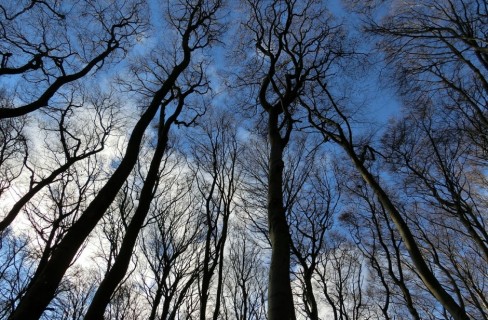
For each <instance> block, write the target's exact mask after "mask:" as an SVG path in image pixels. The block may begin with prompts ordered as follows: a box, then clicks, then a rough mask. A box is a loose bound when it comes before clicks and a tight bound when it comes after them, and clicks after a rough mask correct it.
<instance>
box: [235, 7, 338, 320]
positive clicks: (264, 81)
mask: <svg viewBox="0 0 488 320" xmlns="http://www.w3.org/2000/svg"><path fill="white" fill-rule="evenodd" d="M246 4H247V6H248V8H249V12H250V15H249V19H248V21H247V22H246V24H245V30H246V32H247V34H248V36H247V38H245V40H246V41H249V42H250V44H251V46H252V47H255V48H256V52H255V53H254V52H253V53H252V54H251V57H250V58H249V63H250V64H249V67H250V70H251V71H248V74H249V76H247V78H246V77H245V76H239V78H240V79H242V81H243V83H246V82H247V84H248V85H249V84H250V85H252V86H253V87H254V88H255V90H256V92H257V97H254V98H255V99H256V100H257V104H258V106H259V107H260V108H261V110H262V111H263V112H264V114H265V119H266V123H267V135H268V139H269V140H268V143H269V169H268V183H267V185H268V190H267V196H268V200H267V211H268V229H269V239H270V242H271V247H272V253H271V265H270V271H269V291H268V303H269V309H268V318H269V319H270V320H273V319H295V312H294V307H293V295H292V291H291V287H290V233H289V225H288V222H287V220H286V210H285V208H284V202H283V188H284V183H283V169H284V163H283V152H284V150H285V148H286V146H287V144H288V142H289V139H290V136H291V133H292V131H293V126H294V123H295V122H296V121H298V119H299V117H300V116H299V115H298V113H297V106H298V104H299V97H300V96H302V95H304V94H306V93H307V90H308V89H309V88H308V87H309V86H313V85H314V83H315V81H316V80H317V79H318V78H319V77H321V76H323V74H324V73H326V71H327V69H328V67H329V66H330V64H331V63H332V61H333V60H334V59H335V58H336V57H337V56H338V55H340V54H341V52H340V51H341V48H340V42H338V44H337V45H335V46H330V44H331V43H333V41H335V40H339V38H338V37H337V34H336V30H335V29H334V26H333V25H332V24H331V21H329V14H328V12H327V11H326V9H325V8H324V5H323V4H322V3H319V2H314V1H306V2H304V3H298V2H296V1H246ZM331 47H333V48H334V49H333V50H330V48H331ZM335 49H337V51H336V50H335ZM248 50H249V49H248ZM323 53H324V54H323ZM246 54H247V52H246ZM256 67H257V68H256Z"/></svg>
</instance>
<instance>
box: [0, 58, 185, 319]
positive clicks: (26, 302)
mask: <svg viewBox="0 0 488 320" xmlns="http://www.w3.org/2000/svg"><path fill="white" fill-rule="evenodd" d="M189 63H190V55H189V54H188V55H185V58H184V60H183V62H182V63H181V64H179V65H178V66H176V67H175V69H174V70H173V73H172V74H171V75H170V76H169V77H168V79H167V81H166V82H165V83H164V84H163V86H162V87H161V89H160V90H158V91H157V92H156V93H155V94H154V98H153V100H152V101H151V104H150V105H149V106H148V108H147V110H146V111H145V112H144V114H143V115H142V116H141V118H140V119H139V121H138V122H137V124H136V126H135V127H134V129H133V131H132V134H131V137H130V139H129V143H128V144H127V150H126V153H125V155H124V158H123V159H122V161H121V163H120V165H119V167H118V168H117V169H116V170H115V172H114V173H113V175H112V176H111V177H110V179H108V181H107V183H106V184H105V185H104V186H103V188H102V189H100V191H99V192H98V194H97V196H96V197H95V198H94V199H93V201H92V202H91V203H90V205H89V206H88V207H87V208H86V210H85V211H84V212H83V214H82V215H81V217H80V218H79V219H78V221H76V222H75V223H74V224H73V226H72V227H71V228H70V229H69V231H68V232H67V233H66V235H65V236H64V238H63V240H61V242H60V243H59V245H58V247H57V248H56V249H55V250H54V251H53V253H52V256H51V259H50V260H49V262H47V263H46V264H45V266H44V267H43V269H42V271H41V272H39V276H38V277H37V278H36V279H35V281H33V282H32V285H31V286H30V287H29V288H28V290H27V291H26V293H25V295H24V297H23V298H22V299H21V301H20V303H19V305H18V306H17V308H16V310H15V311H14V313H13V314H12V315H11V316H10V318H9V319H10V320H28V319H39V318H40V317H41V315H42V313H43V312H44V310H45V309H46V307H47V306H48V304H49V303H50V301H51V300H52V299H53V297H54V296H55V294H56V290H57V288H58V285H59V283H60V282H61V279H62V278H63V276H64V274H65V272H66V270H67V269H68V268H69V266H70V264H71V261H72V260H73V258H74V257H75V255H76V253H77V252H78V250H79V249H80V247H81V246H82V244H83V242H85V240H86V238H87V237H88V235H89V234H90V232H91V231H92V230H93V228H95V226H96V224H97V223H98V221H99V220H100V219H101V218H102V216H103V214H104V213H105V211H106V210H107V209H108V207H109V206H110V204H111V203H112V201H113V200H114V199H115V196H116V195H117V193H118V191H119V190H120V188H121V187H122V185H123V184H124V182H125V180H126V179H127V177H128V176H129V174H130V172H131V171H132V168H134V165H135V164H136V162H137V157H138V155H139V148H140V145H141V141H142V137H143V136H144V132H145V131H146V128H147V127H148V126H149V124H150V123H151V120H152V119H153V118H154V116H155V115H156V112H157V110H158V109H159V106H160V104H161V101H162V100H163V99H164V97H165V96H166V95H167V94H168V92H169V91H170V89H171V87H172V86H173V84H174V83H175V81H176V79H177V78H178V76H179V75H180V74H181V72H183V70H185V68H186V67H187V66H188V65H189Z"/></svg>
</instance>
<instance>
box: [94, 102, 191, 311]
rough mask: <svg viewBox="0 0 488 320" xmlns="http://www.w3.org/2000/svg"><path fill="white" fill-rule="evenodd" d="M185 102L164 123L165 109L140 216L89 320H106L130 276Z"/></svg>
mask: <svg viewBox="0 0 488 320" xmlns="http://www.w3.org/2000/svg"><path fill="white" fill-rule="evenodd" d="M183 102H184V98H183V97H180V101H179V103H178V107H177V108H176V110H175V112H174V113H173V115H171V117H169V119H168V120H167V121H166V122H165V120H164V116H165V112H164V106H163V110H161V120H160V131H159V134H158V143H157V147H156V150H155V151H154V155H153V158H152V160H151V165H150V167H149V171H148V173H147V177H146V181H145V182H144V185H143V187H142V190H141V195H140V198H139V206H138V207H137V209H136V212H135V213H134V216H133V217H132V219H131V221H130V223H129V226H128V227H127V231H126V234H125V236H124V239H123V241H122V246H121V247H120V251H119V254H118V255H117V257H116V258H115V262H114V264H113V266H112V268H111V269H110V271H109V272H108V273H107V274H106V275H105V278H104V279H103V280H102V282H101V284H100V286H99V287H98V290H97V292H96V293H95V296H94V297H93V300H92V302H91V304H90V307H89V308H88V311H87V313H86V315H85V319H87V320H89V319H90V320H91V319H93V320H97V319H100V320H103V314H104V313H105V309H106V307H107V305H108V304H109V302H110V299H111V297H112V295H113V293H114V291H115V289H116V288H117V285H118V284H119V283H120V282H121V281H122V279H123V278H124V276H125V274H126V272H127V269H128V268H129V264H130V259H131V257H132V253H133V252H134V246H135V244H136V240H137V236H138V235H139V231H140V230H141V228H142V225H143V224H144V221H145V219H146V216H147V214H148V212H149V209H150V207H151V201H152V199H153V195H154V187H155V186H156V184H157V181H158V179H159V175H158V172H159V167H160V164H161V161H162V159H163V155H164V152H165V150H166V146H167V144H168V134H169V129H170V127H171V125H172V124H173V123H174V121H175V120H176V118H177V117H178V115H179V114H180V113H181V110H182V108H183Z"/></svg>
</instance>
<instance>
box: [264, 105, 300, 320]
mask: <svg viewBox="0 0 488 320" xmlns="http://www.w3.org/2000/svg"><path fill="white" fill-rule="evenodd" d="M280 108H281V106H280ZM268 114H269V118H268V121H269V123H268V135H269V141H270V147H271V150H270V154H269V173H268V206H267V207H268V227H269V238H270V240H271V248H272V252H271V264H270V269H269V284H268V319H269V320H292V319H293V320H294V319H295V308H294V306H293V294H292V291H291V285H290V231H289V227H288V222H287V221H286V212H285V208H284V206H283V169H284V163H283V149H284V147H285V146H286V143H287V139H285V138H282V137H281V135H280V131H279V125H278V117H279V113H278V112H277V111H276V109H275V108H273V109H271V110H269V111H268Z"/></svg>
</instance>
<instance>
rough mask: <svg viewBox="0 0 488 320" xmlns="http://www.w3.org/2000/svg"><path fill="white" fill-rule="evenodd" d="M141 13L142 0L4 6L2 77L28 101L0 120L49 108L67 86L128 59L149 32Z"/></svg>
mask: <svg viewBox="0 0 488 320" xmlns="http://www.w3.org/2000/svg"><path fill="white" fill-rule="evenodd" d="M141 10H144V9H143V5H142V2H140V1H115V2H114V1H107V2H105V1H97V2H96V3H95V2H79V1H63V2H55V3H53V4H51V3H49V2H47V1H37V0H35V1H29V3H25V4H24V5H23V6H22V5H21V6H19V3H17V2H15V1H7V2H4V3H2V5H1V6H0V14H1V16H2V19H1V20H2V21H1V23H0V27H1V29H2V33H1V35H0V56H1V64H0V76H1V77H2V79H5V78H7V79H14V81H15V82H17V83H18V88H19V89H20V90H19V91H17V90H16V91H15V92H14V93H13V94H14V96H15V98H16V99H19V100H20V101H22V103H21V105H15V106H14V107H5V106H0V118H1V119H3V118H11V117H19V116H22V115H26V114H28V113H30V112H34V111H36V110H38V109H40V108H43V107H46V106H47V105H48V104H49V102H50V101H51V99H52V98H54V97H55V95H56V93H58V92H59V91H60V90H61V89H62V88H63V87H65V86H66V85H67V84H69V83H72V82H74V81H77V80H79V79H81V78H83V77H86V76H87V75H88V74H90V72H92V71H96V70H98V69H100V68H101V67H102V66H103V65H104V64H108V63H109V57H113V58H114V60H116V59H117V57H121V56H123V55H124V54H125V52H126V50H128V49H129V47H130V46H132V45H133V40H134V38H136V37H137V36H139V35H140V34H141V33H143V32H144V31H145V30H146V26H147V22H146V21H144V19H143V17H144V14H141V13H142V11H141ZM19 76H22V77H19Z"/></svg>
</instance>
